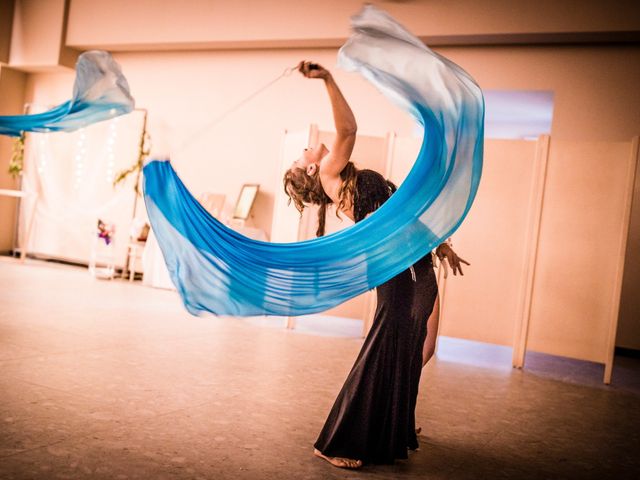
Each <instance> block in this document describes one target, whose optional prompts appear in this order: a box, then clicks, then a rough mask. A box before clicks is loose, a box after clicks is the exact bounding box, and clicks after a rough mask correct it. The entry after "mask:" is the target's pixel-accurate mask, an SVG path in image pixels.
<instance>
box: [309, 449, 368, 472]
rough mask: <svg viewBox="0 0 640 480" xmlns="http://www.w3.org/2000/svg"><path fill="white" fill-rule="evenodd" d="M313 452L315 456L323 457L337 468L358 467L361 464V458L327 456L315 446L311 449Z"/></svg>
mask: <svg viewBox="0 0 640 480" xmlns="http://www.w3.org/2000/svg"><path fill="white" fill-rule="evenodd" d="M313 454H314V455H315V456H316V457H320V458H324V459H325V460H326V461H327V462H329V463H330V464H331V465H333V466H334V467H338V468H360V467H361V466H362V460H353V459H351V458H341V457H327V456H326V455H323V454H322V452H321V451H320V450H318V449H317V448H314V449H313Z"/></svg>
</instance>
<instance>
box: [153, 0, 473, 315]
mask: <svg viewBox="0 0 640 480" xmlns="http://www.w3.org/2000/svg"><path fill="white" fill-rule="evenodd" d="M352 27H353V34H352V36H351V37H350V38H349V40H348V41H347V43H346V44H345V45H344V46H343V47H342V48H341V49H340V52H339V65H340V66H341V67H343V68H346V69H348V70H352V71H356V72H358V73H360V74H361V75H363V76H364V77H365V78H366V79H367V80H369V81H370V82H371V83H373V84H374V85H375V86H376V87H377V88H378V89H379V90H380V91H381V92H382V93H383V94H384V95H385V96H387V97H388V98H389V99H390V100H392V101H393V102H395V103H397V104H398V105H400V106H401V107H402V108H404V109H405V110H407V111H408V112H409V113H410V114H412V115H413V116H414V117H415V119H416V120H417V121H418V122H419V123H420V124H421V125H422V126H423V128H424V140H423V143H422V147H421V149H420V152H419V154H418V157H417V159H416V161H415V164H414V166H413V168H412V169H411V171H410V173H409V175H408V176H407V178H406V180H405V181H404V182H403V183H402V185H401V186H400V188H399V189H398V191H397V192H396V193H395V194H394V195H393V196H392V197H391V198H390V199H389V200H388V201H387V202H386V203H385V204H384V205H383V206H382V207H381V208H379V209H378V210H377V211H376V212H375V213H374V214H373V215H371V216H369V217H368V218H367V219H365V220H363V221H362V222H359V223H358V224H356V225H354V226H352V227H349V228H347V229H344V230H342V231H339V232H337V233H334V234H331V235H328V236H326V237H321V238H317V239H313V240H308V241H304V242H298V243H288V244H276V243H267V242H259V241H255V240H251V239H249V238H246V237H244V236H242V235H240V234H239V233H237V232H235V231H233V230H231V229H229V228H227V227H226V226H224V225H223V224H221V223H220V222H218V221H217V220H216V219H214V218H213V217H211V216H210V215H209V214H208V213H207V211H206V210H205V209H204V208H203V207H202V206H201V205H200V204H199V203H198V202H197V201H196V200H195V199H194V197H193V196H192V195H191V194H190V193H189V191H188V190H187V188H186V187H185V186H184V184H183V183H182V182H181V181H180V179H179V178H178V177H177V175H176V173H175V171H174V170H173V168H172V167H171V165H170V164H169V162H168V161H158V160H153V161H151V162H149V163H148V164H147V165H146V166H145V168H144V178H145V181H144V190H145V203H146V206H147V211H148V213H149V218H150V220H151V224H152V227H153V230H154V232H155V234H156V236H157V238H158V243H159V244H160V248H161V249H162V252H163V254H164V258H165V261H166V263H167V266H168V268H169V272H170V275H171V278H172V280H173V282H174V284H175V285H176V287H177V289H178V291H179V293H180V295H181V297H182V300H183V302H184V305H185V306H186V308H187V310H188V311H189V312H191V313H193V314H199V313H201V312H212V313H214V314H217V315H238V316H243V315H260V314H265V315H302V314H308V313H314V312H320V311H324V310H326V309H328V308H330V307H333V306H335V305H337V304H339V303H341V302H343V301H345V300H347V299H349V298H351V297H354V296H356V295H358V294H361V293H363V292H365V291H367V290H370V289H371V288H373V287H375V286H377V285H380V284H382V283H384V282H385V281H387V280H389V279H390V278H392V277H394V276H395V275H397V274H398V273H400V272H402V271H403V270H405V269H407V268H408V267H409V266H411V265H412V264H413V263H415V262H416V261H417V260H419V259H420V258H422V257H423V256H424V255H426V254H428V253H429V252H430V251H431V250H432V249H433V248H435V247H436V246H437V245H438V244H440V243H441V242H442V241H443V240H444V239H446V238H447V237H449V236H450V235H451V234H452V233H453V232H454V231H455V230H456V229H457V228H458V226H459V225H460V223H461V222H462V220H463V219H464V217H465V215H466V214H467V212H468V211H469V208H470V207H471V204H472V202H473V199H474V197H475V194H476V191H477V188H478V183H479V181H480V173H481V170H482V150H483V124H484V101H483V97H482V92H481V90H480V87H478V85H477V84H476V83H475V81H474V80H473V78H471V76H469V75H468V74H467V73H466V72H465V71H464V70H462V69H461V68H460V67H458V66H457V65H455V64H454V63H452V62H451V61H449V60H447V59H446V58H443V57H441V56H440V55H438V54H436V53H434V52H432V51H431V50H430V49H429V48H427V47H426V46H425V45H424V44H423V43H422V42H421V41H420V40H418V39H417V38H416V37H414V36H413V35H412V34H411V33H409V32H408V31H407V30H405V29H404V28H403V27H402V26H401V25H400V24H398V23H397V22H396V21H395V20H394V19H393V18H391V17H390V16H389V15H387V14H386V13H384V12H382V11H380V10H378V9H376V8H375V7H372V6H367V7H365V8H364V10H363V11H361V12H360V13H359V14H358V15H356V16H355V17H353V18H352Z"/></svg>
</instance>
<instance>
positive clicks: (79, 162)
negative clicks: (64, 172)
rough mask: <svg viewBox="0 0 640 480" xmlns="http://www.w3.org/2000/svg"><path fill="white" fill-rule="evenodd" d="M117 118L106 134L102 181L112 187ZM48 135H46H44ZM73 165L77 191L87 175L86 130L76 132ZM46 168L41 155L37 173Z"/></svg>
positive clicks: (113, 120) (74, 185)
mask: <svg viewBox="0 0 640 480" xmlns="http://www.w3.org/2000/svg"><path fill="white" fill-rule="evenodd" d="M119 120H120V119H119V117H116V118H113V119H111V120H110V121H109V127H108V133H107V141H106V144H105V148H106V152H105V156H106V162H105V174H104V175H105V176H104V181H105V182H106V183H107V184H109V185H112V184H113V180H114V178H115V165H116V153H115V144H116V140H117V138H118V122H119ZM45 135H48V134H45ZM45 141H46V140H44V139H42V137H41V142H45ZM40 146H41V147H46V145H45V143H41V145H40ZM41 151H46V148H42V149H41ZM73 163H74V165H73V189H74V190H76V191H77V190H78V189H80V187H81V186H82V184H83V182H84V181H85V177H86V174H87V169H86V166H87V132H86V129H84V128H82V129H80V130H79V131H78V140H77V141H76V146H75V155H74V162H73ZM45 166H46V156H45V155H42V156H41V157H40V165H39V168H38V172H39V173H43V172H44V168H45Z"/></svg>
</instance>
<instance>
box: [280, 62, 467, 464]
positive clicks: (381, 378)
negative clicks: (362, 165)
mask: <svg viewBox="0 0 640 480" xmlns="http://www.w3.org/2000/svg"><path fill="white" fill-rule="evenodd" d="M298 70H299V71H300V73H302V74H303V75H304V76H305V77H307V78H313V79H321V80H323V81H324V82H325V85H326V88H327V92H328V94H329V99H330V101H331V107H332V109H333V117H334V122H335V127H336V139H335V141H334V143H333V147H332V149H331V150H330V151H329V150H328V149H327V147H326V146H325V145H324V144H319V145H318V146H316V147H314V148H305V149H304V151H303V152H302V156H301V157H300V158H299V159H298V160H296V161H295V162H293V164H292V165H291V168H290V169H289V170H287V172H286V173H285V175H284V189H285V192H286V193H287V195H289V197H290V199H291V200H292V201H293V203H294V204H295V206H296V208H297V209H298V210H299V211H300V212H302V210H303V209H304V207H305V206H306V205H310V204H315V205H319V207H320V208H319V211H318V230H317V232H316V234H317V235H318V236H322V235H324V233H325V217H326V210H327V205H328V204H330V203H333V204H335V205H336V207H337V210H338V211H339V212H340V213H342V214H344V215H346V216H347V217H349V218H350V219H352V220H353V221H355V222H359V221H361V220H363V219H364V218H365V217H367V216H368V215H369V214H371V213H372V212H373V211H374V210H376V209H377V208H378V207H380V205H382V204H383V203H384V202H385V201H386V200H387V199H388V198H389V197H390V196H391V195H392V194H393V192H394V191H395V190H396V187H395V185H393V184H392V183H391V182H389V181H388V180H385V179H384V177H383V176H382V175H380V174H379V173H377V172H374V171H372V170H359V169H357V168H356V166H355V165H354V164H353V162H351V161H350V157H351V153H352V151H353V147H354V144H355V141H356V131H357V125H356V120H355V117H354V115H353V112H352V111H351V108H350V107H349V105H348V104H347V102H346V100H345V98H344V97H343V96H342V93H341V92H340V89H339V88H338V86H337V84H336V82H335V81H334V79H333V77H332V76H331V73H330V72H329V71H328V70H326V69H325V68H323V67H322V66H320V65H318V64H314V63H311V62H300V64H299V65H298ZM436 255H437V256H438V257H439V258H440V259H441V260H442V259H444V258H446V259H447V261H448V262H449V264H450V265H451V267H452V269H453V272H454V274H456V273H457V272H458V271H459V272H460V274H462V269H461V263H465V264H467V265H469V264H468V263H467V262H466V261H464V260H463V259H461V258H459V257H458V256H457V255H456V254H455V252H454V251H453V250H452V249H451V248H450V246H449V245H447V244H442V245H440V246H439V247H438V248H437V249H436ZM377 300H378V304H377V308H376V313H375V318H374V321H373V325H372V327H371V330H370V332H369V334H368V335H367V338H366V339H365V341H364V345H363V346H362V349H361V351H360V353H359V355H358V358H357V359H356V362H355V364H354V366H353V368H352V370H351V372H350V373H349V376H348V377H347V380H346V381H345V383H344V386H343V387H342V390H341V391H340V393H339V394H338V397H337V399H336V401H335V403H334V405H333V408H332V409H331V412H330V413H329V417H328V418H327V421H326V423H325V425H324V428H323V429H322V431H321V432H320V436H319V438H318V440H317V441H316V443H315V445H314V446H315V450H314V453H315V455H317V456H318V457H321V458H323V459H325V460H327V461H329V462H330V463H331V464H333V465H335V466H337V467H342V468H358V467H360V466H362V465H363V463H393V462H394V460H395V459H403V458H407V453H408V450H415V449H416V448H418V440H417V436H416V427H415V406H416V399H417V395H418V384H419V381H420V373H421V371H422V367H423V366H424V365H426V363H427V362H428V361H429V359H430V358H431V356H432V355H433V352H434V349H435V341H436V336H437V331H438V286H437V284H436V279H435V274H434V271H433V265H432V257H431V254H430V253H429V254H427V255H425V256H424V257H423V258H422V259H420V260H418V261H417V262H416V263H415V264H414V265H412V266H411V267H410V268H409V269H407V270H405V271H404V272H401V273H400V274H398V275H396V276H395V277H394V278H392V279H391V280H388V281H387V282H386V283H384V284H382V285H380V286H378V288H377Z"/></svg>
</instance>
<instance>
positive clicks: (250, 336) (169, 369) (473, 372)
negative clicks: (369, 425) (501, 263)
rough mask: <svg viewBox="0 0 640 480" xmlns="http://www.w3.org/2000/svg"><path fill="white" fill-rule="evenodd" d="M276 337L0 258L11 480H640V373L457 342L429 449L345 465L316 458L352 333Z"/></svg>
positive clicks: (81, 275)
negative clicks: (352, 467)
mask: <svg viewBox="0 0 640 480" xmlns="http://www.w3.org/2000/svg"><path fill="white" fill-rule="evenodd" d="M274 322H276V321H275V320H271V321H263V320H260V319H253V320H239V319H218V318H214V317H206V318H195V317H191V316H189V315H188V314H187V313H186V312H185V311H184V310H183V309H182V307H181V305H180V303H179V300H178V298H177V297H176V294H175V293H173V292H169V291H162V290H154V289H149V288H145V287H142V286H140V285H139V284H134V285H131V284H129V283H126V282H121V281H112V282H108V281H97V280H93V279H91V278H89V277H88V275H87V273H86V271H84V270H82V269H77V268H71V267H61V266H56V265H50V264H43V263H41V262H31V263H28V264H27V265H19V264H17V263H16V262H15V261H12V260H9V259H0V478H2V479H10V478H43V479H53V478H91V479H95V478H105V479H124V478H140V479H162V478H181V479H182V478H184V479H188V478H210V479H226V478H229V479H231V478H296V479H298V478H310V479H311V478H313V479H315V478H318V479H325V478H327V479H330V478H354V479H355V478H372V479H383V478H406V479H413V478H434V479H436V478H442V479H445V478H452V479H467V478H492V479H493V478H514V479H521V478H536V479H537V478H576V479H582V478H594V479H596V478H597V479H605V478H606V479H608V478H612V479H614V478H615V479H621V478H640V457H639V456H638V454H637V452H640V428H639V427H640V402H639V400H640V391H639V390H638V389H637V388H636V387H634V385H636V386H637V384H638V382H637V379H638V374H639V372H640V368H639V367H638V364H637V362H636V363H634V362H632V361H627V362H626V363H625V364H624V365H625V369H624V372H625V373H624V376H623V377H620V378H621V379H622V380H625V382H622V384H621V386H620V385H616V384H614V385H613V388H612V387H604V386H602V385H601V384H600V379H601V374H600V373H598V371H597V369H598V368H600V367H599V366H589V365H587V367H584V368H583V367H579V366H576V365H577V364H575V365H574V364H571V365H569V364H566V365H564V364H562V363H561V362H555V363H554V360H553V359H550V358H548V357H538V358H535V356H534V357H531V358H529V359H528V362H529V369H527V370H524V371H517V370H512V369H511V368H509V366H508V363H507V364H505V363H504V361H503V360H504V359H503V357H504V352H502V351H501V350H500V349H499V348H498V349H494V350H491V349H489V350H487V349H486V347H485V346H477V345H476V347H473V345H467V347H471V348H464V347H465V344H464V342H462V343H460V342H457V341H453V340H451V341H446V340H443V342H442V344H441V346H440V352H439V358H437V359H436V360H435V361H433V362H432V363H431V364H430V365H429V366H428V367H427V369H426V370H425V373H424V375H423V381H422V385H421V393H420V398H419V403H418V409H417V419H418V424H419V425H421V426H422V427H423V431H424V432H425V434H424V435H423V436H421V443H422V447H421V449H420V451H419V452H417V453H415V454H413V455H412V456H411V458H410V459H409V460H408V461H405V462H400V463H398V464H397V465H395V466H387V467H365V468H364V469H362V470H361V471H357V472H350V471H344V470H339V469H336V468H333V467H331V466H329V465H328V464H327V463H325V462H323V461H321V460H319V459H316V458H314V457H313V456H312V454H311V451H312V443H313V441H314V440H315V437H316V435H317V433H318V431H319V429H320V427H321V425H322V423H323V422H324V419H325V416H326V414H327V413H328V409H329V408H330V406H331V404H332V402H333V400H334V398H335V395H336V394H337V392H338V389H339V388H340V386H341V384H342V381H343V380H344V378H345V376H346V373H347V372H348V370H349V368H350V366H351V363H352V362H353V359H354V358H355V355H356V354H357V352H358V349H359V347H360V344H361V340H360V339H358V338H353V336H352V335H353V334H354V333H357V332H358V326H357V325H356V328H353V327H350V328H348V329H346V330H343V331H342V333H339V332H337V331H336V333H338V335H336V336H327V335H316V334H313V332H314V328H315V327H313V326H310V325H311V323H312V321H311V320H309V322H311V323H307V324H305V325H304V328H301V332H291V331H286V330H284V329H283V328H280V326H279V325H277V324H276V323H274ZM303 323H304V322H303ZM334 327H336V326H335V325H333V327H332V328H334ZM336 328H337V327H336ZM345 332H347V333H345ZM349 332H350V333H349ZM350 335H351V336H350ZM474 348H475V350H474ZM506 358H507V360H508V358H509V356H508V355H507V357H506ZM563 365H564V366H563ZM565 367H566V368H565ZM563 369H564V370H563ZM592 371H593V372H595V373H591V372H592ZM615 379H616V372H615V371H614V382H615ZM634 382H635V383H634Z"/></svg>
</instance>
